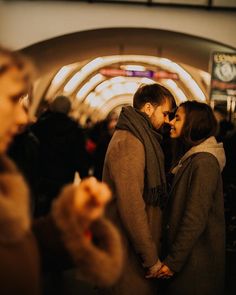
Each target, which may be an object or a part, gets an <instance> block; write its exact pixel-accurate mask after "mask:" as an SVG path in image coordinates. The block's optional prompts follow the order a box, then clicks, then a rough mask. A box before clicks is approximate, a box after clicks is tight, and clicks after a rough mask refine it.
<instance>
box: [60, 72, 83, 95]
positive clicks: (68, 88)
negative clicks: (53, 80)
mask: <svg viewBox="0 0 236 295" xmlns="http://www.w3.org/2000/svg"><path fill="white" fill-rule="evenodd" d="M83 80H84V76H83V74H82V73H81V71H79V72H78V73H76V74H75V75H74V76H73V77H72V78H71V79H70V81H69V82H68V83H67V84H66V85H65V87H64V91H65V92H66V93H67V94H71V93H72V92H73V91H74V90H75V89H76V87H77V85H78V84H79V83H81V82H82V81H83Z"/></svg>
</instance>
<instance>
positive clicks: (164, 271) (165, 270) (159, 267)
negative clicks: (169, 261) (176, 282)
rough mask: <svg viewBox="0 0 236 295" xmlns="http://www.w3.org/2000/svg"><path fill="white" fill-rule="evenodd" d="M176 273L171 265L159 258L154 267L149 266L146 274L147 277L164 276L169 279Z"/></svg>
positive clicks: (163, 277)
mask: <svg viewBox="0 0 236 295" xmlns="http://www.w3.org/2000/svg"><path fill="white" fill-rule="evenodd" d="M173 275H174V272H172V271H171V270H170V269H169V267H168V266H167V265H165V264H162V263H161V262H160V260H158V261H157V262H156V263H155V264H154V265H153V266H152V267H150V268H149V270H148V273H147V275H146V276H145V277H146V278H147V279H151V278H157V279H159V278H162V279H168V278H170V277H172V276H173Z"/></svg>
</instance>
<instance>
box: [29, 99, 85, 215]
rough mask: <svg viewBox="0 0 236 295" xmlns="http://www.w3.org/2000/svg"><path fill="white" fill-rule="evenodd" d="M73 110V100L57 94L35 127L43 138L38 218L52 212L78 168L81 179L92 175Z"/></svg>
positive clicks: (39, 175)
mask: <svg viewBox="0 0 236 295" xmlns="http://www.w3.org/2000/svg"><path fill="white" fill-rule="evenodd" d="M70 111H71V101H70V99H69V98H68V97H66V96H62V95H61V96H57V97H56V98H55V99H54V100H53V101H52V102H51V103H50V104H49V108H48V110H47V111H45V112H44V113H42V115H41V116H40V117H39V119H38V120H37V122H36V123H35V124H34V125H32V127H31V130H32V131H33V134H34V135H35V136H36V138H37V139H38V141H39V165H38V167H39V169H38V170H39V171H38V198H37V201H36V206H35V212H34V213H35V216H37V217H38V216H42V215H46V214H47V213H48V212H49V211H50V208H51V204H52V202H53V200H54V199H55V198H56V197H57V195H58V193H59V191H60V190H61V188H62V187H63V186H64V185H65V184H68V183H71V182H72V181H73V179H74V175H75V172H76V171H77V172H79V175H80V177H81V179H83V178H85V177H87V176H88V155H87V153H86V150H85V139H84V135H83V132H82V129H81V128H80V127H79V125H78V123H77V122H76V121H75V120H73V119H72V118H71V117H70V116H69V113H70Z"/></svg>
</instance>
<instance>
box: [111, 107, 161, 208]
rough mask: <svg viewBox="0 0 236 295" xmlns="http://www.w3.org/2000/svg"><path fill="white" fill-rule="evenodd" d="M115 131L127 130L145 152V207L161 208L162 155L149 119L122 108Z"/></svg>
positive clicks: (159, 138)
mask: <svg viewBox="0 0 236 295" xmlns="http://www.w3.org/2000/svg"><path fill="white" fill-rule="evenodd" d="M116 129H121V130H127V131H129V132H130V133H132V134H133V135H134V136H135V137H137V138H138V139H139V140H140V141H141V142H142V144H143V146H144V150H145V178H144V179H145V186H144V193H143V198H144V201H145V203H146V204H147V205H151V206H159V207H160V208H163V207H164V205H165V203H166V200H167V194H166V180H165V170H164V154H163V152H162V149H161V146H160V141H161V139H162V136H161V135H160V134H158V133H157V132H156V131H155V130H154V128H153V126H152V124H151V122H150V120H149V117H148V116H147V115H146V114H145V113H143V112H140V111H138V110H136V109H135V108H133V107H131V106H128V107H123V108H122V111H121V114H120V117H119V120H118V123H117V125H116Z"/></svg>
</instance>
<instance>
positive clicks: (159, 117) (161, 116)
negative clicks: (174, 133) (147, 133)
mask: <svg viewBox="0 0 236 295" xmlns="http://www.w3.org/2000/svg"><path fill="white" fill-rule="evenodd" d="M170 112H171V104H170V102H169V101H168V100H167V99H166V100H165V101H164V102H163V104H161V105H159V106H157V107H154V106H153V111H152V112H151V114H150V115H149V118H150V121H151V123H152V125H153V127H154V128H155V129H157V130H158V129H160V128H161V127H162V125H163V124H164V123H169V114H170Z"/></svg>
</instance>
